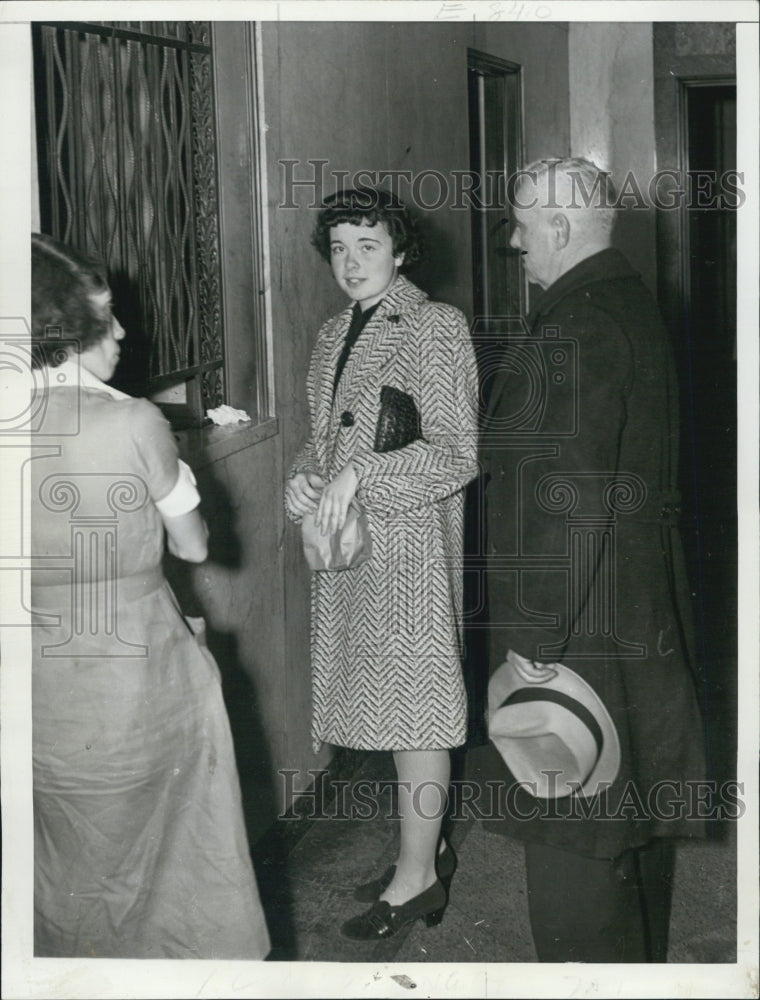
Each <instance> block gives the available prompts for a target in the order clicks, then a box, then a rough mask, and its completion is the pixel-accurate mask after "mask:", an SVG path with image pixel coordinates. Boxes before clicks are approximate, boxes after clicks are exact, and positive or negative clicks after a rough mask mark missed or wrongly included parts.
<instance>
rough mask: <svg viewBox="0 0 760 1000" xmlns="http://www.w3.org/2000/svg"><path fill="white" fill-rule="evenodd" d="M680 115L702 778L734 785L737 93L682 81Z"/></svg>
mask: <svg viewBox="0 0 760 1000" xmlns="http://www.w3.org/2000/svg"><path fill="white" fill-rule="evenodd" d="M680 110H681V122H682V132H681V136H680V144H681V162H682V164H683V167H684V170H685V173H686V177H687V178H688V179H689V185H688V191H689V197H688V198H687V199H686V201H685V203H684V205H683V206H682V208H681V236H682V247H681V312H682V324H681V337H680V338H679V339H678V341H677V350H678V355H679V367H680V370H681V398H682V449H681V480H682V492H683V497H684V504H683V509H684V541H685V543H686V553H687V559H688V561H689V564H690V565H689V570H690V576H691V579H692V581H693V588H692V589H693V590H694V591H695V598H696V609H695V610H696V612H697V624H698V629H697V638H698V648H697V651H696V653H697V655H696V659H697V663H698V665H699V671H700V674H701V680H702V686H703V707H704V710H705V721H706V727H707V739H708V754H709V765H710V770H711V774H710V777H712V778H715V779H724V780H725V779H727V778H730V777H732V776H733V773H734V770H735V754H736V695H737V683H736V666H737V511H736V506H737V505H736V487H737V477H736V459H737V413H736V214H735V211H734V210H733V209H732V208H731V207H730V206H729V205H728V204H725V199H723V198H721V196H720V191H721V178H724V177H725V176H726V173H727V172H729V171H732V170H735V169H736V86H735V84H734V83H733V81H731V82H724V81H703V80H698V81H681V87H680ZM711 177H714V178H715V186H714V189H713V190H712V191H710V186H711V185H710V181H709V178H711ZM698 185H699V186H701V187H702V189H703V190H704V194H703V195H702V196H700V195H699V194H698V193H697V186H698ZM716 192H717V196H716V197H715V198H712V197H711V194H715V193H716Z"/></svg>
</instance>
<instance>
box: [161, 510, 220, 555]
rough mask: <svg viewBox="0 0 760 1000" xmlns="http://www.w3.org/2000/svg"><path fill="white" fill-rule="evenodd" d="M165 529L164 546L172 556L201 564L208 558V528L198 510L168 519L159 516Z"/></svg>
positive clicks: (168, 517) (167, 517)
mask: <svg viewBox="0 0 760 1000" xmlns="http://www.w3.org/2000/svg"><path fill="white" fill-rule="evenodd" d="M161 520H162V521H163V522H164V527H165V528H166V546H167V548H168V549H169V551H170V552H171V554H172V555H173V556H176V557H177V558H178V559H184V560H185V561H186V562H192V563H202V562H204V561H205V559H206V558H207V556H208V527H207V525H206V522H205V521H204V520H203V518H202V517H201V515H200V512H199V511H198V508H197V507H196V509H195V510H191V511H188V512H187V513H186V514H177V515H175V516H173V517H170V516H168V515H166V514H161Z"/></svg>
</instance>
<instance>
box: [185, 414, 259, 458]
mask: <svg viewBox="0 0 760 1000" xmlns="http://www.w3.org/2000/svg"><path fill="white" fill-rule="evenodd" d="M278 430H279V427H278V423H277V420H276V419H275V418H271V419H270V420H265V421H264V422H263V423H260V424H252V423H245V424H228V425H227V426H224V427H217V426H216V425H212V426H210V427H197V428H190V429H188V430H182V431H175V432H174V436H175V438H176V439H177V441H178V443H179V451H180V455H181V457H182V458H183V459H184V460H185V461H186V462H187V463H188V465H190V466H192V468H194V469H202V468H203V467H204V466H206V465H211V464H212V462H218V461H219V460H220V459H222V458H227V457H228V456H229V455H234V454H235V452H238V451H243V450H244V449H245V448H250V447H252V446H253V445H255V444H258V443H259V442H260V441H265V440H266V439H267V438H270V437H274V435H275V434H277V432H278Z"/></svg>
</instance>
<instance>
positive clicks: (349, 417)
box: [340, 410, 354, 427]
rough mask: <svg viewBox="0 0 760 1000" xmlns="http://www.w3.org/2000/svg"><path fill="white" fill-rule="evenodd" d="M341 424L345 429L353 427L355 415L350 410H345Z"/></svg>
mask: <svg viewBox="0 0 760 1000" xmlns="http://www.w3.org/2000/svg"><path fill="white" fill-rule="evenodd" d="M340 422H341V423H342V424H343V426H344V427H353V425H354V415H353V413H351V411H350V410H344V411H343V412H342V413H341V415H340Z"/></svg>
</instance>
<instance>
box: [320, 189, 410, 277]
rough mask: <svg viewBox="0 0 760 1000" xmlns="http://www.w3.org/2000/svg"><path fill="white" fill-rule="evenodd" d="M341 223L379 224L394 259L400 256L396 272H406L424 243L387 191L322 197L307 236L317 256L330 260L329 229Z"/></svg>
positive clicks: (350, 191) (349, 191)
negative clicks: (387, 238)
mask: <svg viewBox="0 0 760 1000" xmlns="http://www.w3.org/2000/svg"><path fill="white" fill-rule="evenodd" d="M343 222H350V223H351V224H352V225H354V226H361V225H367V226H375V225H377V223H378V222H382V223H383V225H384V226H385V228H386V229H387V230H388V235H389V236H390V238H391V240H392V242H393V253H394V256H396V255H398V254H404V263H403V264H402V265H401V267H400V268H399V270H401V271H407V270H409V268H410V267H412V266H413V265H414V264H416V263H417V262H418V261H419V260H420V259H421V258H422V254H423V252H424V241H423V238H422V236H421V234H420V232H419V230H418V229H417V225H416V223H415V221H414V219H413V218H412V216H411V214H410V212H409V209H408V208H407V207H406V205H405V204H404V203H403V202H402V201H400V200H399V199H398V198H396V197H395V196H394V195H392V194H390V193H389V192H388V191H382V190H375V188H364V187H360V188H349V189H347V190H346V191H339V192H338V193H337V194H333V195H330V197H329V198H325V200H324V202H323V204H322V208H321V209H320V210H319V215H318V216H317V223H316V225H315V227H314V232H313V234H312V237H311V242H312V244H313V246H314V247H316V249H317V252H318V253H319V255H320V257H323V258H324V259H325V260H326V261H328V262H329V261H330V257H331V255H330V230H331V229H332V228H333V226H339V225H340V224H341V223H343Z"/></svg>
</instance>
